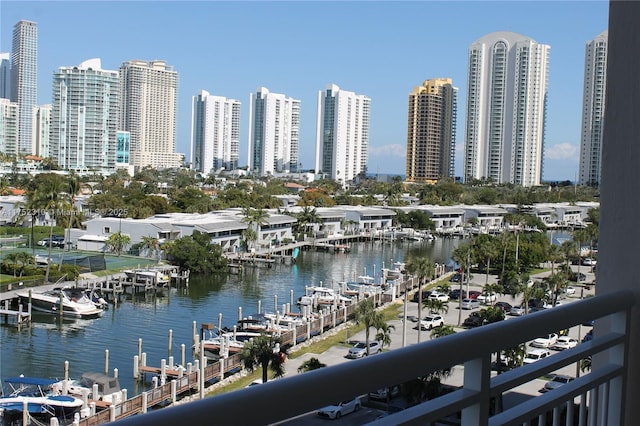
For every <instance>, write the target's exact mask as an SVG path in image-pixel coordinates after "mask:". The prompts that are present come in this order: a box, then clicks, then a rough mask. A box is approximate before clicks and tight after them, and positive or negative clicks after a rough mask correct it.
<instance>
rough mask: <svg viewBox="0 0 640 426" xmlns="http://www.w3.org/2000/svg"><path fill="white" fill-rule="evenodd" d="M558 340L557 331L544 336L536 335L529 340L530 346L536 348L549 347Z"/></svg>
mask: <svg viewBox="0 0 640 426" xmlns="http://www.w3.org/2000/svg"><path fill="white" fill-rule="evenodd" d="M557 341H558V334H557V333H549V334H546V335H544V336H540V337H536V338H535V339H533V340H532V341H531V346H533V347H536V348H550V347H551V346H553V345H555V344H556V342H557Z"/></svg>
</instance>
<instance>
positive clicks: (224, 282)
mask: <svg viewBox="0 0 640 426" xmlns="http://www.w3.org/2000/svg"><path fill="white" fill-rule="evenodd" d="M459 242H460V240H457V239H437V240H435V241H432V242H423V243H385V244H382V243H354V244H352V250H351V252H350V253H348V254H337V253H333V252H315V251H303V252H300V256H299V257H298V260H297V262H296V263H295V264H294V265H276V266H274V267H273V268H271V269H266V268H265V269H262V268H260V269H247V270H246V271H245V273H244V274H243V275H241V276H239V275H228V276H221V277H212V276H206V277H203V276H193V275H192V276H191V280H190V285H189V287H188V288H180V289H175V288H173V289H171V290H167V291H166V292H165V293H164V295H160V296H155V295H153V294H146V295H136V296H135V297H131V296H129V297H128V298H127V299H126V300H124V301H123V302H122V303H120V304H118V305H117V306H113V305H111V307H110V309H109V310H108V311H106V312H105V314H104V315H103V316H102V317H101V318H97V319H92V320H71V319H64V320H63V321H62V323H61V322H60V320H59V319H58V317H56V316H51V315H46V314H39V315H37V316H34V321H33V323H32V325H31V327H24V328H22V329H21V330H18V328H17V326H16V325H15V323H13V322H9V323H6V324H5V323H4V322H3V323H2V324H1V326H0V339H1V340H0V345H1V352H0V378H2V379H4V378H6V377H10V376H15V375H19V374H24V375H25V376H36V377H53V378H62V377H63V376H64V362H65V360H68V361H69V370H70V376H71V377H72V378H74V377H79V376H80V375H81V374H82V373H83V372H88V371H98V372H103V371H104V369H105V350H108V351H109V372H110V374H112V373H113V369H114V368H118V371H119V377H120V384H121V386H122V387H123V388H126V389H128V391H129V394H130V395H133V394H138V393H140V392H141V391H142V390H144V389H143V387H146V386H148V384H147V385H143V384H140V383H136V382H135V381H134V380H133V378H132V376H133V357H134V355H137V353H138V340H139V339H142V342H143V343H142V350H143V352H146V353H147V364H148V365H153V366H160V360H161V359H163V358H164V359H168V357H169V355H173V356H174V357H175V360H176V362H178V363H179V362H180V361H181V352H180V346H181V345H182V344H184V345H185V346H186V347H187V350H186V362H191V361H192V360H193V356H192V353H191V349H190V348H191V344H192V330H193V322H194V321H195V322H196V327H197V329H199V328H200V325H201V324H202V323H214V324H217V323H218V317H219V314H222V324H223V326H229V327H231V326H233V325H234V324H235V323H236V321H237V320H238V308H239V307H241V308H242V314H243V316H249V315H254V314H256V313H257V311H258V301H260V303H261V306H262V311H263V312H264V311H267V312H273V311H274V305H275V303H276V298H277V303H278V307H277V309H281V306H282V304H284V303H287V302H289V301H290V299H291V290H293V293H294V299H297V298H298V297H299V296H301V295H303V294H304V288H305V285H319V284H320V281H322V282H323V283H324V285H325V286H328V285H330V284H331V283H332V282H334V281H335V282H337V281H341V280H343V279H345V278H346V279H353V277H354V276H358V275H372V276H373V275H374V274H375V275H379V274H380V268H381V267H382V266H383V263H384V265H385V266H387V267H389V266H391V263H392V262H393V261H396V260H398V261H406V260H407V259H408V258H409V256H411V255H419V256H428V257H429V258H430V259H432V260H433V261H434V262H438V263H445V264H450V263H451V262H452V261H451V252H452V250H453V249H454V248H455V246H457V245H458V244H459ZM169 330H172V333H173V339H172V347H171V348H169Z"/></svg>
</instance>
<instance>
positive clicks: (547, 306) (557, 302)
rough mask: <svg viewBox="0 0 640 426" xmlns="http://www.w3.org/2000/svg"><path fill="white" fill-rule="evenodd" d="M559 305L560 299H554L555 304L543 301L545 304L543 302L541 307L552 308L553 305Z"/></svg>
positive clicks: (560, 303)
mask: <svg viewBox="0 0 640 426" xmlns="http://www.w3.org/2000/svg"><path fill="white" fill-rule="evenodd" d="M560 305H562V302H561V301H559V300H556V304H555V305H553V304H551V303H545V304H543V305H542V307H543V308H544V309H551V308H553V307H554V306H560Z"/></svg>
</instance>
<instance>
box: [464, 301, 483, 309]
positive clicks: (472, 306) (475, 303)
mask: <svg viewBox="0 0 640 426" xmlns="http://www.w3.org/2000/svg"><path fill="white" fill-rule="evenodd" d="M479 307H480V302H478V300H477V299H462V309H476V308H479Z"/></svg>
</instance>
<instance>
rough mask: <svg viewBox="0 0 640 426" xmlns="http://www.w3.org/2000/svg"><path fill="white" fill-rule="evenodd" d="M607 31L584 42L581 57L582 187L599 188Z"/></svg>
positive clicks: (580, 180)
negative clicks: (582, 73)
mask: <svg viewBox="0 0 640 426" xmlns="http://www.w3.org/2000/svg"><path fill="white" fill-rule="evenodd" d="M607 41H608V32H607V31H603V32H602V33H600V34H599V35H598V36H597V37H596V38H594V39H593V40H590V41H588V42H587V45H586V47H585V54H584V89H583V95H582V129H581V132H580V179H579V182H580V184H581V185H591V186H598V185H600V176H601V164H602V131H603V128H604V104H605V99H606V90H605V89H606V83H607Z"/></svg>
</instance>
